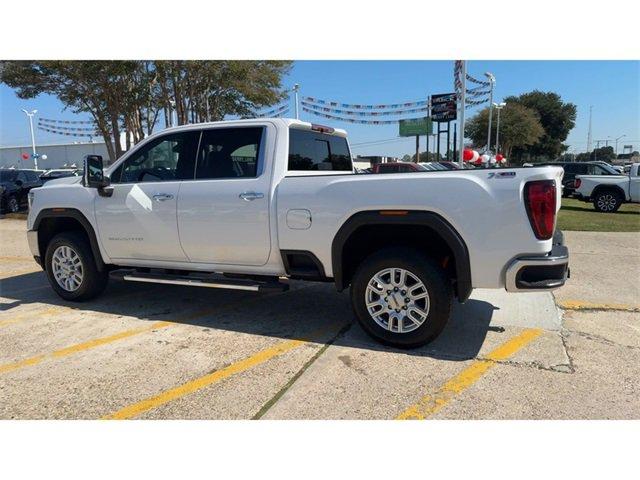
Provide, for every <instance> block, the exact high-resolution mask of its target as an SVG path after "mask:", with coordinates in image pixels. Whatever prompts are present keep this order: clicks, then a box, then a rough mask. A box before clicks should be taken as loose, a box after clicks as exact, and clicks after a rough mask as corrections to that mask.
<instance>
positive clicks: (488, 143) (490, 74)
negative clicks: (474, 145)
mask: <svg viewBox="0 0 640 480" xmlns="http://www.w3.org/2000/svg"><path fill="white" fill-rule="evenodd" d="M484 76H485V77H487V78H488V79H489V84H490V87H489V129H488V131H487V153H488V154H489V155H491V120H492V116H493V88H494V86H495V84H496V77H494V76H493V74H492V73H490V72H486V73H485V74H484Z"/></svg>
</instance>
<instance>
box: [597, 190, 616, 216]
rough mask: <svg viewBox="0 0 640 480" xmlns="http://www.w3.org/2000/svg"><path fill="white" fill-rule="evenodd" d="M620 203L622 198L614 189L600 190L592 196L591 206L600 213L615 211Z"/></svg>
mask: <svg viewBox="0 0 640 480" xmlns="http://www.w3.org/2000/svg"><path fill="white" fill-rule="evenodd" d="M620 205H622V198H620V194H619V193H618V192H616V191H615V190H600V191H599V192H598V193H596V195H595V196H594V197H593V207H594V208H595V209H596V210H597V211H598V212H602V213H615V212H617V211H618V209H619V208H620Z"/></svg>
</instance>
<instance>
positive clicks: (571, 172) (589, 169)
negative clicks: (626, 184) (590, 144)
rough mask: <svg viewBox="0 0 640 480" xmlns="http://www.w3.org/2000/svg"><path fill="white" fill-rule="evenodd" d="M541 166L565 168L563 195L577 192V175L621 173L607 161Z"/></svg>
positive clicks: (542, 164) (552, 163) (543, 164)
mask: <svg viewBox="0 0 640 480" xmlns="http://www.w3.org/2000/svg"><path fill="white" fill-rule="evenodd" d="M540 166H554V167H562V168H563V169H564V177H563V179H562V186H563V187H564V189H563V191H562V195H563V196H564V197H570V196H571V195H573V193H574V192H575V189H576V187H575V185H574V181H575V179H576V175H620V173H619V172H618V171H617V170H615V169H613V168H612V167H611V166H610V165H608V164H606V163H605V162H602V163H600V162H550V163H541V164H540Z"/></svg>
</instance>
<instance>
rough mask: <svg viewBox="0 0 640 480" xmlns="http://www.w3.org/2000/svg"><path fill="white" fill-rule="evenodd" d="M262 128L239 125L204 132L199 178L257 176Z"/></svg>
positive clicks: (198, 166)
mask: <svg viewBox="0 0 640 480" xmlns="http://www.w3.org/2000/svg"><path fill="white" fill-rule="evenodd" d="M263 130H264V128H263V127H236V128H214V129H211V130H205V131H204V132H202V140H201V141H200V148H199V149H198V165H197V168H196V180H204V179H215V178H255V177H257V176H258V172H259V168H258V167H259V165H258V161H259V158H260V144H261V141H262V134H263Z"/></svg>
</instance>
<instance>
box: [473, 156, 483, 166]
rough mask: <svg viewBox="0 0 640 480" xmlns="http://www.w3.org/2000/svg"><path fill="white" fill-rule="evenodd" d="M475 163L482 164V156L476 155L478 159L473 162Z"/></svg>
mask: <svg viewBox="0 0 640 480" xmlns="http://www.w3.org/2000/svg"><path fill="white" fill-rule="evenodd" d="M474 163H475V164H476V165H482V157H481V156H480V157H478V159H477V160H476V161H475V162H474Z"/></svg>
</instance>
